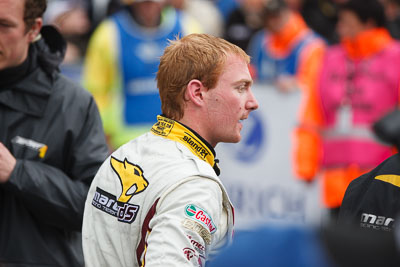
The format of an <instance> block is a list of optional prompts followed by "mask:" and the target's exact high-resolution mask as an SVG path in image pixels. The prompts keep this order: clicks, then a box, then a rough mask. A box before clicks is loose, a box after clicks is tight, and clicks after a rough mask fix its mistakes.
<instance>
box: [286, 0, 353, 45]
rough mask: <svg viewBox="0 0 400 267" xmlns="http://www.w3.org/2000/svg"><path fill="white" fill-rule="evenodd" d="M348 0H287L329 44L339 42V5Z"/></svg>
mask: <svg viewBox="0 0 400 267" xmlns="http://www.w3.org/2000/svg"><path fill="white" fill-rule="evenodd" d="M343 1H346V0H285V2H286V3H287V5H288V6H289V7H290V8H291V9H294V10H296V11H297V12H299V13H300V14H301V16H302V17H303V19H304V21H305V22H306V24H307V25H308V27H310V28H311V29H312V30H313V31H315V32H316V33H317V34H318V35H320V36H321V37H322V38H324V39H325V41H326V42H327V43H328V44H335V43H338V42H339V37H338V35H337V32H336V23H337V10H338V7H337V5H338V4H339V3H340V2H343Z"/></svg>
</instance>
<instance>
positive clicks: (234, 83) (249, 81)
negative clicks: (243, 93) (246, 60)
mask: <svg viewBox="0 0 400 267" xmlns="http://www.w3.org/2000/svg"><path fill="white" fill-rule="evenodd" d="M232 84H233V85H234V86H235V85H241V84H245V85H246V86H250V85H252V84H253V80H248V79H242V80H239V81H236V82H233V83H232Z"/></svg>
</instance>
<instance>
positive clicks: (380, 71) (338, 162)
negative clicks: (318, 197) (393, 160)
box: [294, 0, 400, 219]
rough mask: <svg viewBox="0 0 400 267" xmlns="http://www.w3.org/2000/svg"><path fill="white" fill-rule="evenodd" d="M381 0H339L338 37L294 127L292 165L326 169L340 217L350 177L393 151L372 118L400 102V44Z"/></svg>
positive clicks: (305, 175) (325, 196)
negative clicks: (387, 23) (392, 33)
mask: <svg viewBox="0 0 400 267" xmlns="http://www.w3.org/2000/svg"><path fill="white" fill-rule="evenodd" d="M384 25H385V14H384V9H383V6H382V5H381V4H380V2H379V1H378V0H349V1H347V2H346V3H344V4H342V5H340V6H339V21H338V24H337V30H338V33H339V35H340V39H341V41H340V43H339V44H337V45H334V46H331V47H329V48H328V49H327V50H326V51H325V55H324V60H323V64H322V68H321V70H320V74H319V75H318V82H317V86H316V87H315V88H311V90H309V91H306V93H305V94H303V102H302V105H301V110H300V125H299V126H298V127H297V128H296V130H295V138H296V139H295V140H296V141H295V144H294V145H295V146H294V169H295V173H296V174H297V176H298V177H299V178H300V179H302V180H304V181H308V182H312V181H313V180H314V179H315V178H316V177H318V176H322V177H323V181H322V190H321V191H322V200H323V204H324V206H325V207H326V208H328V209H329V210H330V214H331V216H333V217H331V219H334V218H336V216H337V213H338V211H339V208H340V206H341V203H342V199H343V196H344V193H345V190H346V188H347V186H348V185H349V183H350V182H351V181H352V180H353V179H355V178H356V177H358V176H360V175H361V174H363V173H365V172H367V171H369V170H370V169H372V168H373V167H375V166H376V165H378V164H379V163H380V162H382V161H383V160H385V159H386V158H388V157H389V156H390V155H391V154H392V153H393V147H390V146H387V145H384V144H381V143H380V142H378V141H377V140H376V138H375V137H374V134H373V131H372V124H373V123H374V122H375V121H376V120H377V119H379V118H380V117H382V115H383V114H385V113H387V112H388V111H390V110H392V109H394V108H395V107H396V106H397V105H398V103H399V82H400V64H399V62H400V44H399V43H398V42H397V41H395V40H394V39H393V38H392V37H391V36H390V34H389V32H388V31H387V30H386V29H385V28H384Z"/></svg>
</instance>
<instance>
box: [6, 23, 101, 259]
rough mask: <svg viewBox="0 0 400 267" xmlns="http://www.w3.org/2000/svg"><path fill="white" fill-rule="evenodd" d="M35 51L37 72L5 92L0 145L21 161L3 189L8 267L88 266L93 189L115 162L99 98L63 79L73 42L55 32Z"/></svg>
mask: <svg viewBox="0 0 400 267" xmlns="http://www.w3.org/2000/svg"><path fill="white" fill-rule="evenodd" d="M41 35H42V38H41V39H40V40H38V41H36V42H34V43H33V44H31V47H30V49H29V56H28V59H29V60H30V64H31V65H33V66H34V68H32V71H30V72H29V73H28V74H27V75H26V76H24V77H23V78H22V79H19V80H18V81H17V82H15V83H13V84H11V85H7V86H5V87H4V86H3V87H0V142H2V143H3V144H4V145H5V146H6V147H7V148H8V150H10V152H11V153H12V155H13V156H14V157H15V158H16V159H17V163H16V166H15V169H14V170H13V172H12V173H11V176H10V179H9V181H7V182H6V183H4V184H0V266H2V267H3V266H7V267H8V266H68V267H71V266H82V265H83V254H82V247H81V234H80V231H81V227H82V217H83V209H84V203H85V199H86V195H87V191H88V189H89V186H90V183H91V181H92V179H93V177H94V175H95V173H96V172H97V170H98V168H99V167H100V165H101V163H102V162H103V161H104V160H105V158H106V157H107V155H108V149H107V145H106V142H105V138H104V133H103V129H102V123H101V120H100V116H99V113H98V110H97V106H96V104H95V102H94V100H93V98H92V96H91V95H90V94H89V93H88V92H87V91H85V90H84V89H82V88H81V87H79V86H77V85H75V84H73V83H72V82H71V81H70V80H68V79H66V78H65V77H63V76H62V75H61V74H60V73H59V71H58V65H59V64H60V63H61V61H62V59H63V56H64V52H65V42H64V40H63V39H62V37H61V36H60V35H59V34H58V32H56V31H55V30H54V28H52V27H50V26H45V27H43V28H42V31H41Z"/></svg>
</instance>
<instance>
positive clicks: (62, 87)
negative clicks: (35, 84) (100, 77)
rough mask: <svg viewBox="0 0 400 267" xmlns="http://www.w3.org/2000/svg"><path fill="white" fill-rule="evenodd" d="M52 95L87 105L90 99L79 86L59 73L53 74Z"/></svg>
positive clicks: (87, 92) (89, 95) (88, 93)
mask: <svg viewBox="0 0 400 267" xmlns="http://www.w3.org/2000/svg"><path fill="white" fill-rule="evenodd" d="M52 89H53V90H52V91H53V94H55V96H60V97H62V98H63V99H64V100H71V99H73V100H74V102H75V103H87V102H88V101H90V99H91V98H92V95H91V93H90V92H89V91H88V90H85V89H84V88H83V87H82V86H81V85H80V84H78V83H77V82H75V81H73V80H71V79H70V78H68V77H66V76H64V75H63V74H61V73H55V74H54V83H53V88H52Z"/></svg>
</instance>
